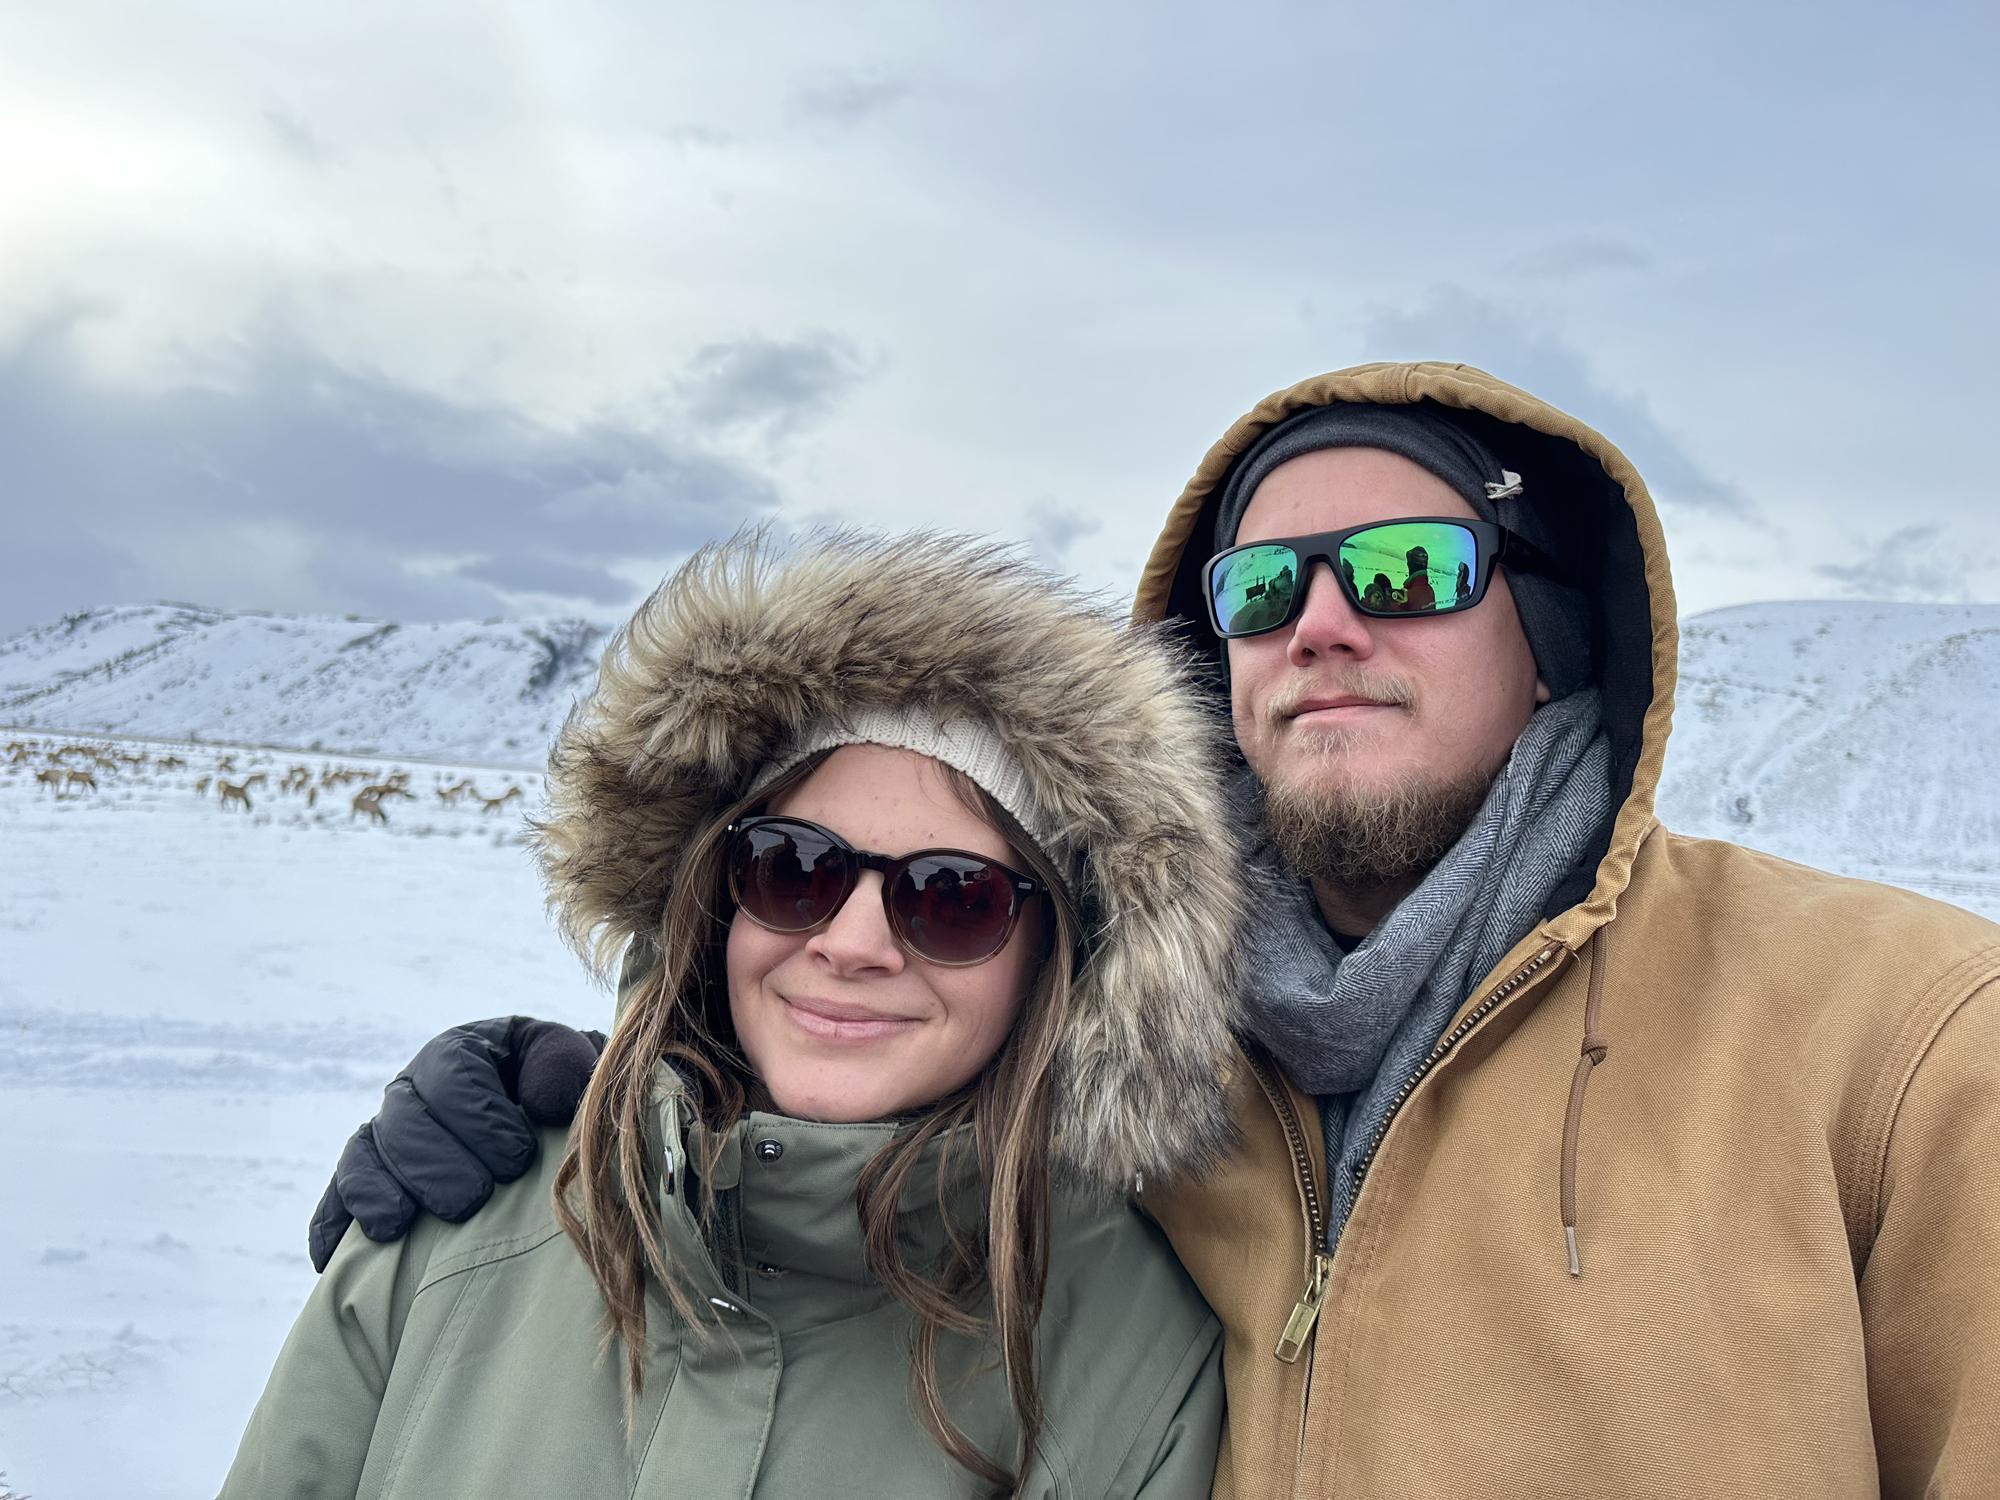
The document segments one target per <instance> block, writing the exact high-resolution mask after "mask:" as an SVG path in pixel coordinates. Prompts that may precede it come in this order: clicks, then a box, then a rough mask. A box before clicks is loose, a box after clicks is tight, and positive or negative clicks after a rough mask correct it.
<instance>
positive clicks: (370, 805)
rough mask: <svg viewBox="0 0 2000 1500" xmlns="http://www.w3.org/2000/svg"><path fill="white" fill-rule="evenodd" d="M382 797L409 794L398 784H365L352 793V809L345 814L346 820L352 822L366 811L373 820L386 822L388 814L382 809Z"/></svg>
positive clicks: (412, 798) (407, 795) (411, 798)
mask: <svg viewBox="0 0 2000 1500" xmlns="http://www.w3.org/2000/svg"><path fill="white" fill-rule="evenodd" d="M384 797H410V794H409V793H408V792H406V791H404V790H403V789H402V788H401V787H399V786H365V787H363V788H362V789H361V790H360V791H358V792H356V793H355V794H354V803H353V807H354V811H353V812H350V813H349V814H348V815H347V821H348V822H350V823H352V822H353V821H354V820H355V818H357V817H359V816H360V815H361V814H362V813H367V814H368V816H369V818H370V819H371V820H372V821H373V822H377V823H386V822H388V821H389V815H388V814H387V813H385V812H384V811H382V799H383V798H384ZM410 800H411V801H412V802H414V801H416V800H417V799H416V798H415V797H410Z"/></svg>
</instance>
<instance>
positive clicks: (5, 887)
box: [0, 733, 611, 1500]
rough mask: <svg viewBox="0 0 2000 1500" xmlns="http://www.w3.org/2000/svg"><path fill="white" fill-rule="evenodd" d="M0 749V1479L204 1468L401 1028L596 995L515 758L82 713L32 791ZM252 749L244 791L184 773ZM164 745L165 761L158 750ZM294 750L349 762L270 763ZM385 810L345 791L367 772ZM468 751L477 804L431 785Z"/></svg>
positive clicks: (249, 1394) (133, 1478) (7, 1483)
mask: <svg viewBox="0 0 2000 1500" xmlns="http://www.w3.org/2000/svg"><path fill="white" fill-rule="evenodd" d="M17 739H18V740H25V741H27V742H28V744H29V745H30V746H32V747H33V749H32V751H31V754H30V756H29V757H28V758H27V759H26V760H23V761H22V762H21V763H20V764H18V765H13V766H9V765H8V764H6V762H7V761H9V760H11V759H12V757H11V756H9V755H4V754H0V1099H4V1100H5V1107H4V1110H0V1205H4V1213H5V1216H6V1220H7V1224H8V1232H7V1234H6V1235H5V1237H4V1244H0V1476H4V1480H3V1481H0V1495H5V1494H7V1493H8V1492H9V1488H10V1487H11V1489H12V1491H13V1492H15V1493H25V1494H28V1495H32V1496H33V1497H34V1500H149V1497H155V1496H159V1497H168V1496H172V1497H191V1496H200V1495H212V1494H214V1492H215V1490H216V1487H217V1486H218V1485H219V1484H220V1483H221V1480H222V1476H223V1474H224V1472H225V1471H226V1470H227V1467H228V1464H229V1461H230V1459H231V1457H232V1456H233V1454H234V1453H235V1449H236V1443H237V1440H238V1438H239V1437H240V1436H241V1435H242V1430H243V1424H244V1421H245V1419H246V1418H247V1417H248V1416H249V1413H250V1408H251V1406H252V1405H253V1404H254V1403H255V1400H256V1397H257V1394H258V1392H259V1391H260V1390H261V1389H262V1386H263V1382H264V1378H265V1376H266V1374H267V1373H268V1372H269V1370H270V1366H271V1363H272V1360H273V1359H274V1358H275V1357H276V1355H277V1351H278V1346H279V1344H280V1343H281V1342H282V1341H283V1338H284V1334H285V1331H286V1329H287V1328H288V1327H289V1326H290V1325H291V1321H292V1319H293V1317H294V1315H295V1314H296V1313H297V1311H298V1307H299V1304H300V1302H301V1301H302V1300H303V1298H304V1296H305V1294H306V1291H307V1290H308V1288H309V1287H310V1285H311V1283H312V1267H311V1264H310V1263H309V1262H308V1260H307V1259H306V1248H305V1245H306V1239H305V1234H306V1220H307V1217H308V1215H309V1214H310V1213H311V1211H312V1208H313V1206H314V1204H316V1203H317V1202H318V1200H319V1195H320V1192H321V1191H322V1190H323V1189H324V1187H325V1185H326V1179H327V1175H328V1173H329V1171H330V1170H331V1167H332V1164H333V1162H334V1160H335V1158H336V1157H337V1155H338V1153H339V1149H340V1145H341V1142H342V1141H344V1140H345V1139H346V1137H347V1135H348V1133H349V1132H350V1131H351V1130H352V1129H353V1128H354V1126H355V1125H356V1124H358V1123H359V1122H360V1121H361V1120H363V1119H365V1118H366V1117H367V1116H368V1115H370V1114H372V1113H373V1112H374V1109H375V1104H376V1100H377V1098H378V1096H379V1092H380V1089H381V1087H382V1085H383V1084H384V1083H385V1082H386V1081H387V1080H388V1079H389V1077H390V1076H391V1075H392V1074H393V1073H394V1072H395V1071H396V1070H397V1069H398V1068H400V1067H401V1066H402V1064H403V1063H404V1062H406V1061H407V1060H408V1059H409V1057H410V1054H411V1053H413V1052H414V1051H415V1050H416V1049H417V1047H418V1046H419V1045H421V1044H422V1042H423V1041H424V1039H425V1038H426V1037H428V1036H430V1035H431V1034H433V1033H434V1032H436V1031H438V1030H439V1029H440V1028H442V1027H444V1026H447V1025H450V1024H451V1023H453V1022H456V1021H462V1020H468V1019H471V1018H473V1017H477V1016H487V1015H498V1014H503V1013H507V1012H512V1011H525V1012H530V1013H533V1014H537V1015H544V1016H550V1017H554V1018H557V1019H560V1020H566V1021H570V1022H573V1023H577V1024H598V1025H602V1024H605V1023H606V1021H607V1019H608V1017H609V1015H610V1009H611V1003H610V1000H609V997H608V996H604V995H602V994H600V993H599V992H598V991H597V990H595V989H594V988H593V987H592V986H591V985H590V983H589V980H588V979H587V977H586V976H585V974H584V971H583V969H582V967H581V966H580V965H579V964H578V962H577V961H576V959H575V958H574V957H573V956H572V955H571V954H570V953H569V951H568V950H567V949H565V948H564V947H563V946H562V945H561V943H560V942H559V941H558V939H557V938H556V936H555V935H554V932H553V930H552V929H551V928H550V927H549V925H548V923H547V921H546V919H545V917H544V916H543V913H542V906H541V893H540V888H539V885H538V882H537V879H536V876H535V873H534V870H533V867H532V864H531V862H530V860H529V856H528V851H527V849H526V848H525V847H524V845H523V842H522V841H523V836H524V830H523V828H522V815H523V809H524V808H532V807H534V806H535V805H537V804H538V803H539V800H540V795H541V793H540V782H539V778H537V777H535V776H534V775H532V774H529V773H525V772H522V771H518V770H501V769H495V768H492V767H485V766H473V765H466V766H439V765H431V764H425V763H418V762H410V761H405V762H400V763H398V762H392V761H361V760H355V759H352V758H336V757H327V756H303V755H297V754H293V753H291V752H265V751H254V750H236V751H233V752H231V751H227V750H225V749H222V748H219V747H216V746H213V745H205V746H188V745H180V746H174V745H167V744H162V743H158V742H143V741H121V742H106V741H103V740H98V739H93V740H91V741H90V743H91V744H93V745H103V744H106V743H114V744H115V746H116V749H117V750H118V751H120V752H123V753H125V754H129V755H132V756H139V755H144V756H145V757H146V758H147V760H146V764H145V765H143V766H137V765H132V764H128V763H125V762H123V761H120V760H117V759H116V757H115V756H114V757H113V760H114V763H115V764H116V766H117V769H115V770H114V769H108V768H106V767H104V766H100V765H98V764H97V763H96V762H95V760H93V759H91V758H89V757H85V756H80V755H75V754H72V755H70V756H68V757H66V759H65V761H64V766H65V767H67V768H73V769H77V770H88V771H89V772H90V773H91V774H92V775H93V776H94V778H95V779H96V781H97V790H96V791H95V792H91V791H89V790H86V789H85V788H83V787H82V786H80V785H79V786H78V787H77V788H75V789H74V790H73V791H68V792H67V793H66V794H65V795H63V796H60V797H59V796H57V795H56V794H55V792H53V791H52V790H51V789H49V788H48V787H46V786H44V785H42V784H41V783H40V782H38V781H37V779H36V773H37V772H39V771H41V770H43V769H47V765H46V751H47V750H48V749H49V748H52V747H54V746H56V745H59V744H61V743H63V741H62V740H61V739H59V738H56V737H51V736H49V735H46V734H38V735H12V734H4V733H0V745H4V744H6V743H8V742H9V741H13V740H17ZM225 754H227V755H231V756H232V757H233V765H234V767H235V771H236V775H235V776H234V777H233V778H232V779H233V780H234V781H241V780H242V778H243V777H245V776H249V775H253V774H254V773H255V772H257V771H263V772H264V773H265V775H266V781H265V782H264V783H263V784H259V785H256V786H252V787H251V788H250V789H249V790H248V794H247V795H248V796H249V798H250V801H251V808H250V810H249V811H248V812H245V811H243V810H242V808H241V807H239V806H237V805H235V804H234V803H233V802H232V805H230V806H229V807H228V808H226V809H225V808H223V807H221V806H220V805H219V804H218V802H217V800H216V799H217V790H216V787H215V785H214V783H213V781H212V780H211V784H210V786H209V787H208V789H207V791H206V793H205V795H197V794H196V792H195V789H194V788H195V783H196V782H197V780H198V779H200V778H201V777H203V776H208V777H211V778H214V777H216V776H217V775H218V774H226V773H218V771H217V762H218V760H219V758H220V757H222V756H223V755H225ZM165 756H178V757H179V758H181V759H183V760H185V761H186V762H187V764H186V766H185V767H184V768H179V769H162V767H161V759H162V757H165ZM294 766H303V767H305V768H306V770H307V772H308V773H309V774H310V776H311V778H312V781H311V785H312V787H313V788H314V789H316V790H317V789H318V787H319V782H320V778H321V777H322V775H323V774H324V773H326V772H329V771H334V770H338V769H341V768H343V767H345V768H350V769H353V770H355V771H358V772H361V773H363V777H362V778H359V779H355V780H352V781H350V782H348V783H347V784H345V785H339V786H334V787H331V788H328V789H326V790H318V791H317V796H316V798H315V799H314V804H315V805H313V806H311V807H308V806H307V805H306V794H305V792H304V791H300V792H295V793H286V792H284V791H281V790H279V789H278V788H279V784H280V782H281V780H282V778H283V777H284V776H285V775H286V774H287V772H288V771H290V770H291V768H292V767H294ZM399 768H400V769H402V770H404V771H406V772H407V773H408V774H409V786H408V790H409V792H410V793H411V794H412V795H411V797H410V798H407V799H406V798H395V797H390V798H386V799H384V802H383V808H384V813H385V816H386V818H387V820H388V821H387V822H386V823H381V822H376V821H375V820H374V819H372V818H371V817H368V816H366V815H365V814H356V813H355V812H354V811H353V808H352V806H351V799H352V797H353V796H354V795H355V794H356V793H357V792H359V791H360V789H361V788H362V787H363V786H364V785H366V784H368V783H369V782H379V781H380V780H382V779H384V778H385V777H387V776H388V775H389V774H391V773H392V772H393V771H395V770H397V769H399ZM467 777H470V778H471V779H472V781H473V783H474V784H475V786H476V787H477V789H478V791H479V792H480V793H481V794H482V795H483V796H486V797H492V798H499V797H503V796H505V794H506V791H507V789H508V788H509V787H519V788H521V790H522V794H523V795H522V796H520V797H517V798H515V799H513V800H511V801H509V802H507V803H506V805H504V806H502V807H500V808H497V809H496V810H494V811H492V812H488V811H486V810H485V809H484V807H483V805H474V804H472V803H471V801H470V798H469V795H468V794H465V793H461V794H460V795H459V797H458V798H457V799H456V800H455V801H454V802H452V803H446V802H444V801H442V800H441V799H440V798H439V797H438V796H437V790H438V789H439V788H440V787H444V786H449V785H451V784H454V783H457V782H459V781H461V780H463V779H465V778H467Z"/></svg>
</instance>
